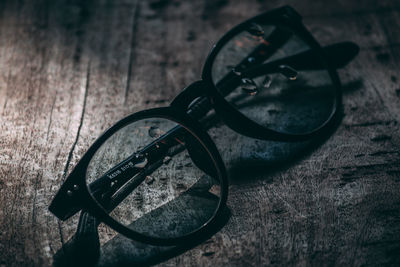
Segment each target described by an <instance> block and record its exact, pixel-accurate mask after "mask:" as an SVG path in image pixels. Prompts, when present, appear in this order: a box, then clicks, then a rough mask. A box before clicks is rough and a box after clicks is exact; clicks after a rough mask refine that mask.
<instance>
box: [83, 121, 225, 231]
mask: <svg viewBox="0 0 400 267" xmlns="http://www.w3.org/2000/svg"><path fill="white" fill-rule="evenodd" d="M188 149H190V153H189V152H188ZM196 151H197V152H196ZM207 151H208V150H207V147H206V146H205V145H204V143H203V142H202V141H201V140H200V139H199V138H198V137H197V136H196V135H195V134H194V133H192V132H190V131H188V130H187V129H186V128H185V126H184V125H181V124H179V123H177V122H175V121H173V120H171V119H166V118H156V117H154V118H138V119H137V120H136V121H132V122H131V123H129V124H127V125H125V126H124V127H122V128H120V129H119V130H117V131H116V132H115V133H114V134H113V135H111V136H110V137H109V138H108V139H107V140H106V141H105V142H104V143H103V144H102V145H101V147H100V148H99V149H98V150H97V152H96V153H95V154H94V156H93V158H92V159H91V160H90V163H89V165H88V169H87V173H86V181H87V185H88V188H89V192H90V194H91V195H92V196H93V198H94V199H96V201H97V203H98V204H99V205H100V206H101V207H102V208H103V209H105V210H106V211H107V212H108V213H109V215H110V216H111V217H112V218H113V219H114V220H115V221H117V222H119V223H121V224H123V225H124V226H126V227H127V228H129V230H131V231H133V232H136V233H140V234H142V235H145V236H148V237H151V238H161V239H169V238H180V237H182V236H186V235H188V234H191V233H193V232H195V231H197V230H199V229H201V228H203V227H204V226H205V225H206V224H207V223H208V222H209V221H210V220H211V219H212V218H213V217H214V215H215V213H216V211H217V210H218V208H219V204H220V201H221V190H220V181H219V178H218V177H217V175H216V173H217V168H216V166H215V165H213V162H214V158H213V157H212V155H211V154H210V153H208V152H207ZM198 155H201V158H200V159H196V162H197V163H198V162H203V163H204V162H205V164H203V166H201V168H207V169H209V170H210V172H208V173H211V174H214V175H213V176H210V175H208V174H206V173H205V172H203V171H202V170H201V169H200V168H199V167H197V165H198V164H196V163H195V162H194V161H193V158H194V157H197V156H198Z"/></svg>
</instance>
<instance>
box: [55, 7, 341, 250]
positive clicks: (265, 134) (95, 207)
mask: <svg viewBox="0 0 400 267" xmlns="http://www.w3.org/2000/svg"><path fill="white" fill-rule="evenodd" d="M259 22H262V23H269V24H273V25H285V26H286V27H289V28H290V29H291V30H293V31H294V32H296V34H298V35H299V36H300V37H301V38H302V39H303V40H304V41H306V43H307V44H309V45H310V47H311V48H312V49H315V50H316V51H317V52H318V53H319V55H320V58H321V60H322V61H323V63H325V65H326V70H327V71H328V72H329V75H330V77H331V79H332V83H333V85H334V87H335V105H334V108H333V110H332V113H331V114H330V116H329V118H328V119H327V120H326V121H325V123H324V124H322V125H321V126H320V127H319V128H317V129H315V130H314V131H311V132H308V133H305V134H287V133H280V132H277V131H274V130H271V129H268V128H265V127H263V126H261V125H260V124H258V123H256V122H254V121H252V120H251V119H249V118H247V117H246V116H245V115H243V114H242V113H241V112H240V111H238V110H237V109H235V108H234V106H233V105H232V104H230V103H229V102H228V101H227V100H226V99H225V98H224V96H223V95H222V94H221V93H220V92H219V90H218V89H217V87H216V85H215V84H214V83H213V81H212V73H211V71H212V64H213V62H214V60H215V58H216V56H217V54H218V52H219V51H220V50H221V49H222V47H223V46H224V45H225V44H226V43H227V42H228V41H229V40H230V39H231V38H232V37H233V36H235V35H236V34H237V33H239V32H241V31H243V30H245V29H246V27H248V26H249V25H250V24H251V23H259ZM194 85H196V86H194ZM202 96H205V97H207V98H208V99H209V101H210V102H211V105H212V108H214V109H215V111H216V113H217V114H218V116H219V117H221V118H222V120H223V121H224V122H225V123H226V124H227V125H228V126H229V127H230V128H231V129H233V130H234V131H236V132H238V133H240V134H242V135H245V136H249V137H252V138H257V139H264V140H275V141H303V140H308V139H311V138H313V137H316V136H318V135H321V134H323V133H324V132H325V131H327V130H329V129H331V128H332V127H333V126H334V125H335V122H336V118H339V113H340V112H339V111H340V107H341V103H342V101H341V99H342V94H341V89H340V81H339V78H338V75H337V73H336V71H335V70H334V69H333V68H332V67H331V66H330V64H329V62H328V60H327V57H326V55H325V54H324V51H323V49H322V48H321V46H320V45H319V44H318V42H317V41H316V40H315V39H314V38H313V36H312V35H311V34H310V33H309V32H308V31H307V29H306V28H305V27H304V25H303V24H302V23H301V17H300V15H298V14H297V13H296V11H294V10H293V9H292V8H291V7H289V6H285V7H281V8H278V9H275V10H271V11H268V12H265V13H263V14H260V15H258V16H256V17H253V18H251V19H249V20H246V21H244V22H242V23H240V24H238V25H237V26H235V27H234V28H232V29H231V30H230V31H228V32H227V33H226V34H225V35H223V37H222V38H221V39H220V40H219V41H218V42H217V43H216V45H215V46H214V47H213V48H212V50H211V52H210V54H209V55H208V57H207V59H206V62H205V64H204V67H203V70H202V81H199V82H195V83H193V84H192V85H190V86H188V87H187V88H185V89H184V90H183V91H182V92H181V93H180V94H178V96H177V97H176V98H175V99H174V101H173V102H172V103H171V105H170V106H169V107H163V108H155V109H148V110H143V111H139V112H137V113H134V114H131V115H129V116H127V117H125V118H123V119H121V120H120V121H118V122H117V123H116V124H114V125H113V126H112V127H110V128H109V129H108V130H106V131H105V132H104V133H103V134H102V135H101V136H100V137H99V138H98V139H97V140H96V141H95V142H94V143H93V145H92V146H91V147H90V148H89V149H88V151H87V152H86V153H85V155H84V156H83V157H82V158H81V160H80V161H79V163H78V164H77V165H76V167H75V168H74V169H73V171H72V172H71V174H70V175H69V176H68V178H67V180H66V181H65V183H64V184H63V185H62V187H61V189H60V190H59V192H58V193H57V195H56V197H55V198H54V200H53V203H54V202H55V200H56V199H57V198H59V199H58V203H57V204H58V205H60V206H62V205H67V204H65V203H62V202H63V200H65V197H64V195H65V193H66V192H67V189H69V188H72V187H73V186H74V185H77V186H78V187H79V190H78V192H77V196H76V198H75V200H74V201H75V202H77V203H76V205H80V206H81V207H82V209H83V210H85V211H87V212H89V213H90V214H92V215H93V216H95V217H96V218H98V219H99V220H100V221H102V222H104V223H105V224H107V225H108V226H110V227H111V228H112V229H114V230H115V231H117V232H119V233H121V234H123V235H125V236H127V237H128V238H131V239H134V240H137V241H140V242H144V243H148V244H152V245H177V244H182V243H184V242H190V241H191V240H193V239H195V238H201V237H203V236H204V234H206V233H208V232H209V231H211V230H213V229H214V227H216V223H217V218H218V217H219V216H221V214H222V211H223V208H224V207H225V205H226V201H227V196H228V179H227V173H226V170H225V166H224V163H223V161H222V158H221V156H220V154H219V152H218V150H217V148H216V146H215V144H214V142H213V141H212V139H211V137H210V136H209V135H208V134H207V132H206V131H205V130H204V129H202V128H201V126H200V124H199V122H198V121H197V120H195V119H193V118H192V117H190V116H189V115H188V114H186V112H185V111H187V108H188V107H189V105H190V103H192V102H193V101H194V100H195V99H196V98H199V97H202ZM154 117H156V118H164V119H168V120H171V121H174V122H176V123H178V124H180V125H181V126H182V127H183V128H185V129H186V130H187V131H189V132H190V133H191V134H192V135H193V136H194V137H195V138H196V139H197V140H198V141H199V142H200V143H201V144H202V145H203V146H204V147H205V148H206V151H207V153H208V154H209V156H210V158H211V159H212V161H213V163H214V166H215V168H216V170H217V174H218V180H219V181H220V182H221V184H220V186H221V196H220V201H219V203H218V206H217V209H216V210H215V212H214V214H213V217H212V218H210V219H209V220H208V221H207V222H206V223H204V224H203V225H202V226H201V227H200V228H198V229H197V230H195V231H193V232H191V233H189V234H187V235H184V236H181V237H176V238H156V237H151V236H147V235H145V234H142V233H139V232H136V231H134V230H132V229H129V228H128V227H126V226H124V225H123V224H121V223H119V222H118V221H116V220H115V219H113V218H112V217H111V216H110V215H108V213H107V211H106V210H105V209H103V208H102V207H101V205H100V204H99V203H98V202H97V201H96V200H95V199H94V197H93V196H92V195H91V194H90V193H89V188H88V186H87V183H86V171H87V168H88V165H89V163H90V161H91V159H92V157H93V155H94V154H95V153H96V151H97V150H98V149H99V148H100V147H101V145H102V144H103V143H104V142H105V141H106V140H107V139H108V138H109V137H111V136H112V135H113V134H114V133H115V132H117V131H118V130H119V129H121V128H123V127H124V126H126V125H128V124H130V123H133V122H135V121H137V120H141V119H145V118H154ZM63 198H64V199H63ZM60 200H61V201H60ZM53 203H52V205H53ZM82 203H83V204H82ZM52 205H50V207H49V209H50V210H51V211H52V212H53V213H54V214H57V208H59V207H55V205H54V206H52ZM57 216H58V217H59V218H62V219H66V218H68V216H67V215H65V218H64V217H63V216H64V215H60V213H58V215H57Z"/></svg>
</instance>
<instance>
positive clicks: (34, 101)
mask: <svg viewBox="0 0 400 267" xmlns="http://www.w3.org/2000/svg"><path fill="white" fill-rule="evenodd" d="M33 2H35V3H33ZM287 3H288V4H290V5H292V6H293V7H294V8H295V9H296V10H298V11H299V13H300V14H302V15H303V18H304V23H305V25H306V26H307V28H308V29H309V30H310V31H311V32H312V33H313V34H314V35H315V37H316V38H317V40H319V41H320V42H321V43H322V44H324V45H326V44H331V43H336V42H341V41H352V42H355V43H357V44H358V45H359V46H360V48H361V51H360V54H359V55H358V56H357V58H356V59H355V60H354V61H353V62H351V63H350V64H349V65H348V66H347V67H346V68H344V69H342V70H340V72H339V74H340V77H341V80H342V83H343V90H344V113H345V116H344V118H343V121H342V123H341V125H340V126H339V128H338V129H337V130H336V132H335V133H334V134H333V135H332V136H330V137H329V138H328V139H327V140H326V141H325V142H323V143H322V144H320V145H318V146H317V147H314V148H313V149H311V148H309V149H308V150H307V151H308V152H307V153H298V152H296V148H293V147H294V146H295V145H290V144H285V143H277V142H264V143H263V146H265V154H264V155H266V156H265V165H264V168H259V169H257V170H254V169H247V168H246V164H245V162H246V155H245V153H242V152H241V151H242V150H241V148H242V147H243V145H236V146H235V147H233V146H232V143H233V142H235V144H246V142H250V141H248V139H246V138H244V137H240V136H239V135H237V134H235V133H233V132H229V131H228V130H227V134H226V136H225V137H221V136H214V140H215V142H216V144H217V146H218V147H219V148H220V150H221V153H222V156H223V158H224V160H225V161H226V162H227V166H228V169H229V173H230V177H231V185H230V195H229V200H228V208H229V210H230V212H231V217H230V219H229V221H228V223H227V224H226V225H225V226H224V227H223V228H222V229H221V230H220V231H219V232H218V233H216V234H215V235H214V236H213V237H212V238H211V239H209V240H208V241H206V242H204V243H202V244H200V245H198V246H197V247H195V248H193V249H190V250H187V251H185V250H183V251H182V252H180V253H178V254H179V255H178V256H176V257H174V258H171V259H169V260H168V261H165V262H163V263H162V264H163V265H169V266H175V265H185V266H193V265H211V266H222V265H224V266H225V265H239V266H244V265H255V266H260V265H280V266H281V265H344V266H348V265H355V266H359V265H384V264H387V265H397V266H398V265H399V264H400V166H399V159H400V155H399V153H400V152H399V148H400V135H399V123H398V122H399V121H400V75H399V74H400V73H399V70H400V67H399V64H400V2H399V1H389V0H383V1H378V0H369V1H355V0H347V1H344V0H337V1H319V2H316V1H311V0H307V1H289V2H285V1H275V0H272V1H253V0H252V1H240V0H231V1H227V0H205V1H180V0H171V1H170V0H156V1H135V0H117V1H105V0H87V1H83V0H82V1H78V0H75V1H63V0H59V1H44V0H42V1H26V2H23V1H2V2H1V4H0V5H1V8H0V69H1V71H0V122H1V123H0V266H4V265H5V266H9V265H20V266H21V265H50V264H51V263H52V256H53V254H54V253H55V252H56V251H57V250H59V249H60V247H61V246H62V244H63V243H65V242H66V241H67V240H68V239H69V238H70V237H71V236H72V235H73V233H74V229H75V227H76V222H77V219H78V217H77V216H75V217H74V218H73V219H72V220H69V221H67V222H59V221H57V219H56V218H55V217H54V216H53V215H52V214H50V213H49V211H48V210H47V207H48V205H49V202H50V200H51V198H52V196H53V195H54V194H55V192H56V191H57V190H58V188H59V186H60V184H61V183H62V181H63V179H64V178H65V176H66V174H67V173H69V171H70V170H71V169H72V167H73V166H74V165H75V164H76V162H77V161H78V160H79V158H80V157H81V156H82V155H83V153H84V152H85V151H86V149H87V148H88V147H89V145H90V144H91V143H92V142H93V141H94V140H95V138H96V137H97V136H98V135H99V134H100V133H101V132H102V131H104V130H105V129H106V128H107V127H109V126H110V125H112V124H113V122H115V121H117V120H118V119H120V118H122V117H123V116H125V115H127V114H130V113H132V112H135V111H139V110H142V109H146V108H151V107H156V106H165V105H167V104H168V103H169V102H170V101H171V100H172V99H173V97H174V96H175V95H177V94H178V92H179V91H180V90H181V89H182V88H184V87H185V86H186V85H188V84H190V83H191V82H193V81H195V80H197V79H199V78H200V73H201V68H202V64H203V62H204V60H205V58H206V56H207V54H208V52H209V50H210V48H211V47H212V45H213V43H214V42H216V41H217V40H218V38H219V37H220V36H221V35H222V34H223V33H224V32H225V31H226V30H228V29H229V28H230V27H232V26H234V25H235V24H237V23H238V22H240V21H242V20H244V19H246V18H249V17H251V16H253V15H255V14H257V13H260V12H262V11H265V10H269V9H272V8H274V7H278V6H281V5H284V4H287ZM211 134H213V133H212V132H211ZM246 140H247V141H246ZM293 151H294V152H293ZM241 159H243V160H242V165H240V162H241ZM237 162H239V163H237ZM276 162H284V163H285V164H284V167H283V168H276V167H274V166H275V164H276ZM134 249H135V248H133V250H134ZM136 249H137V250H140V249H141V250H142V251H146V248H145V246H143V245H142V246H138V247H137V248H136ZM112 253H113V252H110V250H109V254H108V255H107V257H108V262H107V261H106V259H105V258H107V257H105V258H104V257H103V258H102V259H101V261H100V264H108V263H112V256H113V254H112ZM126 253H127V252H126V251H125V254H126ZM110 258H111V260H110ZM114 263H115V262H114Z"/></svg>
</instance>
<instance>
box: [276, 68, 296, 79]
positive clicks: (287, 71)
mask: <svg viewBox="0 0 400 267" xmlns="http://www.w3.org/2000/svg"><path fill="white" fill-rule="evenodd" d="M279 72H280V73H281V74H282V75H283V76H285V77H286V78H288V79H289V80H292V81H293V80H296V79H297V71H296V70H295V69H293V68H292V67H290V66H287V65H280V66H279Z"/></svg>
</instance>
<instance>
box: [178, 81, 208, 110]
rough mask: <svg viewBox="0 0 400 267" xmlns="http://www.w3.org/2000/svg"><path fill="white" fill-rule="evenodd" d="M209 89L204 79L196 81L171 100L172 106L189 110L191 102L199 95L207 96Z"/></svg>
mask: <svg viewBox="0 0 400 267" xmlns="http://www.w3.org/2000/svg"><path fill="white" fill-rule="evenodd" d="M207 92H208V89H207V86H206V83H205V82H204V81H203V80H200V81H196V82H194V83H192V84H190V85H189V86H187V87H186V88H185V89H183V90H182V91H181V92H180V93H179V94H178V95H177V96H176V97H175V98H174V100H173V101H172V102H171V104H170V105H171V106H172V107H175V108H179V109H181V110H184V111H187V110H188V108H189V106H190V104H191V103H192V102H193V100H195V99H196V98H199V97H206V96H207V94H208V93H207Z"/></svg>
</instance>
